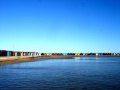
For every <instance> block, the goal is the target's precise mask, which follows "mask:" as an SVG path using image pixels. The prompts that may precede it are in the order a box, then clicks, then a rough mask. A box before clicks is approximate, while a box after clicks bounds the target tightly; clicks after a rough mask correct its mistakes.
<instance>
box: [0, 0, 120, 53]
mask: <svg viewBox="0 0 120 90" xmlns="http://www.w3.org/2000/svg"><path fill="white" fill-rule="evenodd" d="M0 37H1V39H0V49H1V50H13V45H14V50H15V51H37V52H63V53H64V52H76V53H79V52H87V53H89V52H120V1H119V0H0Z"/></svg>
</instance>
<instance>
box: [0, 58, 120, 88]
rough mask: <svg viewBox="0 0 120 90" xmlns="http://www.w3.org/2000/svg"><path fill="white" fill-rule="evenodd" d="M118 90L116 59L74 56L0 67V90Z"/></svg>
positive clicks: (119, 63) (119, 67) (119, 72)
mask: <svg viewBox="0 0 120 90" xmlns="http://www.w3.org/2000/svg"><path fill="white" fill-rule="evenodd" d="M3 89H4V90H6V89H7V90H8V89H9V90H21V89H29V90H30V89H31V90H44V89H50V90H70V89H71V90H82V89H83V90H119V89H120V58H118V57H74V58H73V59H50V60H43V61H35V62H26V63H19V64H9V65H2V66H0V90H3Z"/></svg>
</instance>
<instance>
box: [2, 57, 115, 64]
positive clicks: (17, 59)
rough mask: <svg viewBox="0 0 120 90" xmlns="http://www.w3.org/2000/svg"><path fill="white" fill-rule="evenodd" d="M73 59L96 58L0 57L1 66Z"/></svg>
mask: <svg viewBox="0 0 120 90" xmlns="http://www.w3.org/2000/svg"><path fill="white" fill-rule="evenodd" d="M73 57H96V56H73V55H70V56H36V57H4V58H2V57H0V65H6V64H15V63H24V62H34V61H42V60H47V59H72V58H73ZM97 57H114V56H97Z"/></svg>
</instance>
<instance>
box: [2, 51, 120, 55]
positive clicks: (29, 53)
mask: <svg viewBox="0 0 120 90" xmlns="http://www.w3.org/2000/svg"><path fill="white" fill-rule="evenodd" d="M43 55H44V56H47V55H49V56H52V55H76V56H79V55H80V56H120V53H38V52H18V51H7V50H0V56H43Z"/></svg>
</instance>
